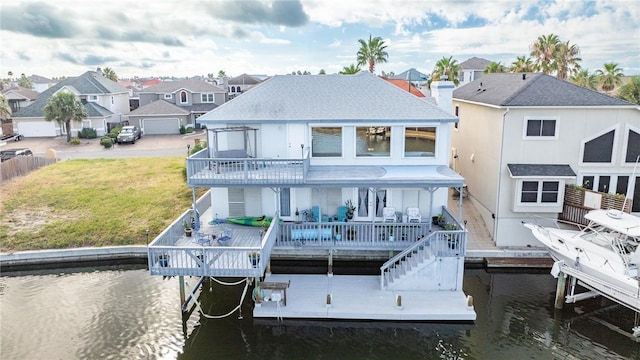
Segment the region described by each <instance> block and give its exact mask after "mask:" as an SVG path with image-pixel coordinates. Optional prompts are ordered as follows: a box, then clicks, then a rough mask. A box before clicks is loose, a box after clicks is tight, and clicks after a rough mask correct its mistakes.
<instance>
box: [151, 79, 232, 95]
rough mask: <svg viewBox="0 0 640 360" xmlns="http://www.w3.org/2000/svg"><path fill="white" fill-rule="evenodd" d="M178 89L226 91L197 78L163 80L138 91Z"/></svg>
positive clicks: (201, 91) (208, 91) (167, 91)
mask: <svg viewBox="0 0 640 360" xmlns="http://www.w3.org/2000/svg"><path fill="white" fill-rule="evenodd" d="M180 89H185V90H189V91H191V92H194V93H210V92H226V91H225V90H224V89H222V88H221V87H219V86H216V85H213V84H210V83H208V82H206V81H202V80H198V79H186V80H178V81H163V82H160V83H158V84H157V85H154V86H150V87H148V88H146V89H144V90H141V91H140V94H144V93H174V92H176V91H178V90H180Z"/></svg>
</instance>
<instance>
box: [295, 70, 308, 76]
mask: <svg viewBox="0 0 640 360" xmlns="http://www.w3.org/2000/svg"><path fill="white" fill-rule="evenodd" d="M291 75H311V71H308V70H305V71H300V70H298V71H297V72H296V71H292V72H291Z"/></svg>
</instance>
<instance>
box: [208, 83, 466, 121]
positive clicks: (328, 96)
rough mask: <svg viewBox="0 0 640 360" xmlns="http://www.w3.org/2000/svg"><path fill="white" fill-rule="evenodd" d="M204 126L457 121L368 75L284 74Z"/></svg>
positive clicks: (214, 114) (221, 109)
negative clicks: (226, 123) (277, 122)
mask: <svg viewBox="0 0 640 360" xmlns="http://www.w3.org/2000/svg"><path fill="white" fill-rule="evenodd" d="M199 120H200V121H205V122H206V121H207V120H212V121H233V120H237V121H239V122H243V121H249V122H260V121H265V120H267V121H268V120H282V121H309V120H316V121H327V122H328V121H336V120H351V121H354V120H355V121H358V120H362V121H369V120H383V121H388V122H402V121H407V120H417V121H425V120H426V121H429V120H432V121H447V122H453V121H457V118H456V117H454V116H453V115H451V114H448V113H446V112H445V111H443V110H441V109H440V108H438V107H437V106H434V105H433V104H431V103H429V102H426V101H424V100H421V99H420V98H418V97H416V96H414V95H412V94H410V93H408V92H407V91H404V90H402V89H400V88H398V87H397V86H395V85H393V84H391V83H389V82H387V81H385V80H383V79H381V78H379V77H377V76H375V75H373V74H370V73H368V72H361V73H359V74H356V75H278V76H274V77H272V78H270V79H268V80H265V81H264V82H262V83H260V84H259V85H257V86H255V87H254V88H253V89H252V90H251V91H248V92H246V93H245V94H243V95H241V96H238V97H236V98H235V99H233V100H231V101H229V102H227V103H224V104H222V105H221V106H219V107H217V108H216V109H214V110H212V111H210V112H208V113H207V114H205V115H203V116H201V117H200V118H199Z"/></svg>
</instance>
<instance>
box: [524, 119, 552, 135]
mask: <svg viewBox="0 0 640 360" xmlns="http://www.w3.org/2000/svg"><path fill="white" fill-rule="evenodd" d="M526 136H527V137H538V136H543V137H555V136H556V121H555V120H535V119H530V120H527V132H526Z"/></svg>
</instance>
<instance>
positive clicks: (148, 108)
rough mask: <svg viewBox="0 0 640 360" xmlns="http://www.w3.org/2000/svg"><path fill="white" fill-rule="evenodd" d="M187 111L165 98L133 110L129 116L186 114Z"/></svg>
mask: <svg viewBox="0 0 640 360" xmlns="http://www.w3.org/2000/svg"><path fill="white" fill-rule="evenodd" d="M187 114H189V111H188V110H186V109H185V108H183V107H180V106H177V105H174V104H172V103H170V102H168V101H165V100H156V101H153V102H150V103H148V104H146V105H144V106H140V107H139V108H137V109H135V110H133V111H132V112H130V113H129V115H130V116H139V115H187Z"/></svg>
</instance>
